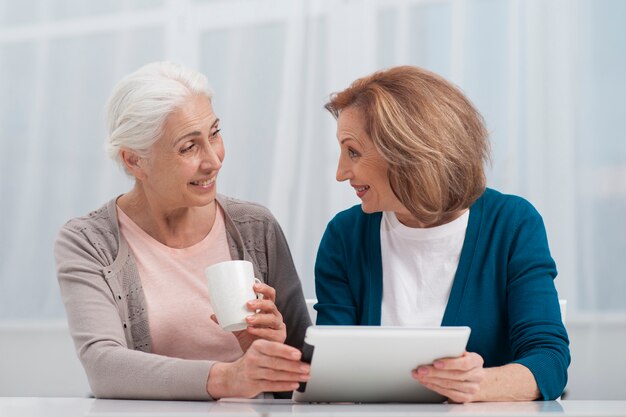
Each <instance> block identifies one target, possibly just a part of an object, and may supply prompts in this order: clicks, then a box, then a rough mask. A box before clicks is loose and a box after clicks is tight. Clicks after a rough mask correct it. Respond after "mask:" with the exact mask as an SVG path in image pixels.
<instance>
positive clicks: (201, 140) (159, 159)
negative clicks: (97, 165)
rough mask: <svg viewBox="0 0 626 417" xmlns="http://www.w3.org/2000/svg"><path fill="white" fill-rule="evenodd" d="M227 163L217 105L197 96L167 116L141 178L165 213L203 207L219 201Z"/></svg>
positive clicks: (144, 162)
mask: <svg viewBox="0 0 626 417" xmlns="http://www.w3.org/2000/svg"><path fill="white" fill-rule="evenodd" d="M223 160H224V144H223V142H222V136H221V135H220V129H219V119H218V118H217V116H216V115H215V113H214V112H213V106H212V105H211V102H210V101H209V100H208V99H207V98H206V97H204V96H193V97H191V98H189V100H188V101H186V102H185V103H184V104H183V105H182V106H181V107H179V108H178V109H177V110H175V111H174V112H173V113H171V114H170V115H169V116H168V117H167V119H166V121H165V124H164V127H163V135H162V136H161V138H160V139H159V140H158V141H157V142H156V143H155V144H154V145H153V146H152V148H151V149H150V154H149V156H148V157H147V158H144V159H140V160H139V161H138V166H139V167H140V169H139V170H138V172H139V175H137V178H138V179H139V180H140V181H141V183H142V185H143V189H144V192H145V194H146V196H147V197H148V199H149V200H151V201H153V202H155V203H156V204H158V205H160V206H161V208H163V209H165V210H169V209H176V208H181V207H202V206H205V205H207V204H210V203H212V202H213V201H214V200H215V195H216V186H215V181H216V178H217V174H218V172H219V170H220V168H221V167H222V161H223Z"/></svg>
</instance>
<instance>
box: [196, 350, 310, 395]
mask: <svg viewBox="0 0 626 417" xmlns="http://www.w3.org/2000/svg"><path fill="white" fill-rule="evenodd" d="M300 358H301V353H300V351H299V350H298V349H296V348H293V347H291V346H288V345H284V344H282V343H278V342H271V341H267V340H255V341H254V342H253V343H252V344H251V345H250V348H249V349H248V350H247V351H246V353H245V354H244V355H243V356H242V357H241V358H239V359H238V360H236V361H235V362H231V363H224V362H218V363H216V364H215V365H213V368H211V372H210V373H209V378H208V380H207V392H208V393H209V395H210V396H211V397H213V398H214V399H218V398H223V397H245V398H251V397H255V396H257V395H258V394H259V393H261V392H280V391H293V390H295V389H296V388H298V385H299V383H300V382H305V381H307V380H308V379H309V371H310V365H309V364H307V363H304V362H301V361H300Z"/></svg>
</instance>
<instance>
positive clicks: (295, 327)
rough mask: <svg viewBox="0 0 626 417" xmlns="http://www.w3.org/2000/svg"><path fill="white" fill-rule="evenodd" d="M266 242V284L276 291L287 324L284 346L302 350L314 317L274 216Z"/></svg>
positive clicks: (280, 309)
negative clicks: (307, 305)
mask: <svg viewBox="0 0 626 417" xmlns="http://www.w3.org/2000/svg"><path fill="white" fill-rule="evenodd" d="M267 241H268V242H267V248H268V253H267V265H268V266H267V269H268V273H267V281H268V282H267V283H268V284H269V285H270V286H272V287H274V289H275V290H276V291H275V298H276V307H277V308H278V311H279V312H280V313H279V314H282V318H283V321H284V323H285V325H286V331H287V335H286V339H285V343H286V344H288V345H290V346H293V347H295V348H297V349H301V348H302V345H303V343H304V334H305V333H306V329H307V327H309V326H310V325H311V317H310V316H309V312H308V310H307V308H306V302H305V301H304V294H303V292H302V284H301V282H300V278H299V277H298V272H297V271H296V267H295V266H294V264H293V259H292V257H291V251H290V250H289V246H288V244H287V240H286V239H285V235H284V234H283V231H282V229H281V228H280V225H279V224H278V222H277V221H276V220H275V219H274V218H273V217H272V224H270V225H269V231H268V234H267Z"/></svg>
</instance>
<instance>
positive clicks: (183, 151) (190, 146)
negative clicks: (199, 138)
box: [180, 143, 196, 153]
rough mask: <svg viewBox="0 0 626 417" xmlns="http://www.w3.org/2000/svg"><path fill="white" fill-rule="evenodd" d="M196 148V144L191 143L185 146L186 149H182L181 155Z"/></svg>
mask: <svg viewBox="0 0 626 417" xmlns="http://www.w3.org/2000/svg"><path fill="white" fill-rule="evenodd" d="M194 146H196V144H195V143H190V144H189V145H188V146H185V147H184V148H182V149H181V150H180V153H187V152H189V151H190V150H192V149H193V148H194Z"/></svg>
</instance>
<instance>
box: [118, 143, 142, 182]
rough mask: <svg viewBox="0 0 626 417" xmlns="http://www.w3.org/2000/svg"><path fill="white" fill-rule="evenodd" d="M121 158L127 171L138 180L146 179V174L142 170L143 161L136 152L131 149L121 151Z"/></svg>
mask: <svg viewBox="0 0 626 417" xmlns="http://www.w3.org/2000/svg"><path fill="white" fill-rule="evenodd" d="M120 158H121V159H122V162H123V163H124V166H125V167H126V170H127V171H128V172H129V173H130V174H131V175H133V176H134V177H135V178H137V179H138V180H141V179H143V178H145V176H146V174H145V172H144V170H143V168H142V165H143V164H142V162H143V159H142V158H141V157H140V156H139V155H137V153H136V152H135V151H131V150H130V149H126V148H122V149H120Z"/></svg>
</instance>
